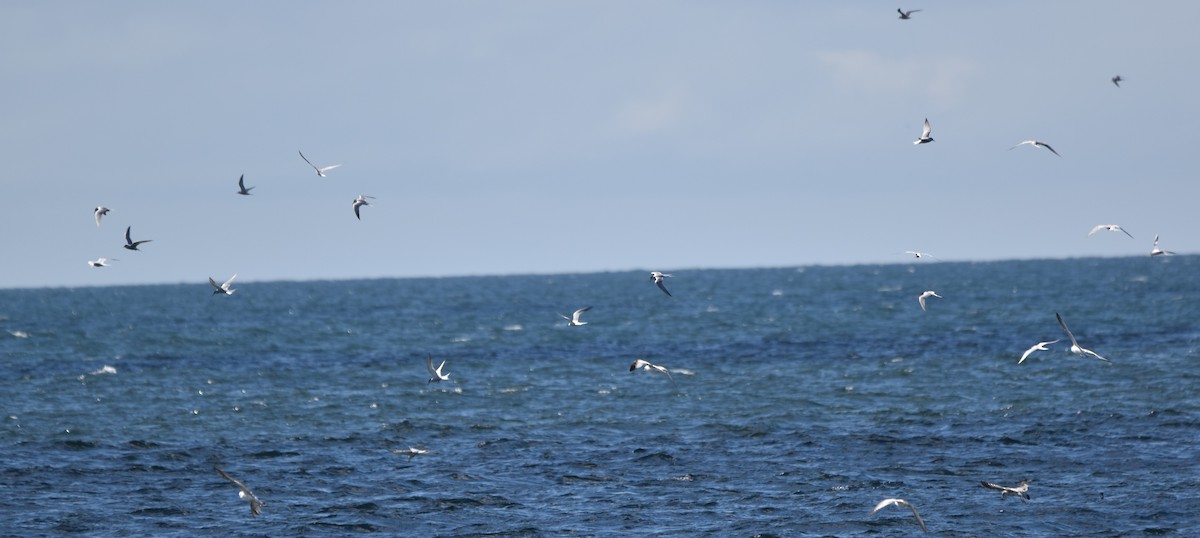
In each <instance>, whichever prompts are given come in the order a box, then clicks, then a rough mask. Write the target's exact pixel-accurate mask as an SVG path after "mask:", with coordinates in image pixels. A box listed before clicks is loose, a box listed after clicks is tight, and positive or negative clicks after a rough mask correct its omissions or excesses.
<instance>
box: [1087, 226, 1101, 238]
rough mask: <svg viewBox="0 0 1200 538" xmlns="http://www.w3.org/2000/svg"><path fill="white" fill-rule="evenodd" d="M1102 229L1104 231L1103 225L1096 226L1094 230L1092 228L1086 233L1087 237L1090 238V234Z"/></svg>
mask: <svg viewBox="0 0 1200 538" xmlns="http://www.w3.org/2000/svg"><path fill="white" fill-rule="evenodd" d="M1103 229H1104V225H1103V224H1097V225H1096V227H1095V228H1092V231H1090V232H1088V237H1091V236H1092V234H1094V233H1096V232H1098V231H1100V230H1103Z"/></svg>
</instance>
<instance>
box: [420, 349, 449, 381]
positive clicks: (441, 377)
mask: <svg viewBox="0 0 1200 538" xmlns="http://www.w3.org/2000/svg"><path fill="white" fill-rule="evenodd" d="M444 366H446V361H442V363H441V364H439V365H438V367H437V368H434V367H433V355H428V356H426V357H425V368H426V369H427V370H429V374H430V375H432V376H433V377H431V378H429V382H427V383H425V384H426V385H428V384H429V383H437V382H439V381H449V380H450V374H443V373H442V368H443V367H444Z"/></svg>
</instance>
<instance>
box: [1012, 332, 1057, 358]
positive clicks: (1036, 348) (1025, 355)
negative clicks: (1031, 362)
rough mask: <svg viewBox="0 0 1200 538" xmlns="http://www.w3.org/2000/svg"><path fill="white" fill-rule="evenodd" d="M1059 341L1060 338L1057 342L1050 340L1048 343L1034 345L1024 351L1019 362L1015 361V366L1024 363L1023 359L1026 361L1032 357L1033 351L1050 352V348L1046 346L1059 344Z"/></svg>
mask: <svg viewBox="0 0 1200 538" xmlns="http://www.w3.org/2000/svg"><path fill="white" fill-rule="evenodd" d="M1059 340H1062V338H1059V339H1057V340H1051V341H1049V342H1038V343H1037V345H1035V346H1033V347H1031V348H1029V349H1026V350H1025V352H1024V353H1022V354H1021V360H1019V361H1017V364H1021V363H1023V362H1025V359H1028V358H1029V356H1030V355H1033V352H1034V351H1050V348H1048V347H1046V346H1048V345H1050V344H1057V343H1058V342H1059Z"/></svg>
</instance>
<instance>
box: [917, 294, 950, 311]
mask: <svg viewBox="0 0 1200 538" xmlns="http://www.w3.org/2000/svg"><path fill="white" fill-rule="evenodd" d="M930 297H937V298H938V299H944V297H942V296H941V295H938V294H937V292H936V291H933V290H928V291H924V292H921V295H919V296H918V297H917V302H918V303H921V311H922V312H924V311H925V299H928V298H930Z"/></svg>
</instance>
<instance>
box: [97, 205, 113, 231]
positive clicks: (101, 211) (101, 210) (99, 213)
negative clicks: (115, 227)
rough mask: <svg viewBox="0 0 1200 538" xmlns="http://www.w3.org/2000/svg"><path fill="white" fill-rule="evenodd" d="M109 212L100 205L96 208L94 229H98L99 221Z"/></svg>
mask: <svg viewBox="0 0 1200 538" xmlns="http://www.w3.org/2000/svg"><path fill="white" fill-rule="evenodd" d="M109 211H110V210H109V209H108V208H107V207H104V206H102V205H101V206H96V210H95V216H96V227H97V228H98V227H100V219H102V218H104V216H105V215H107V214H108V212H109Z"/></svg>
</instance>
